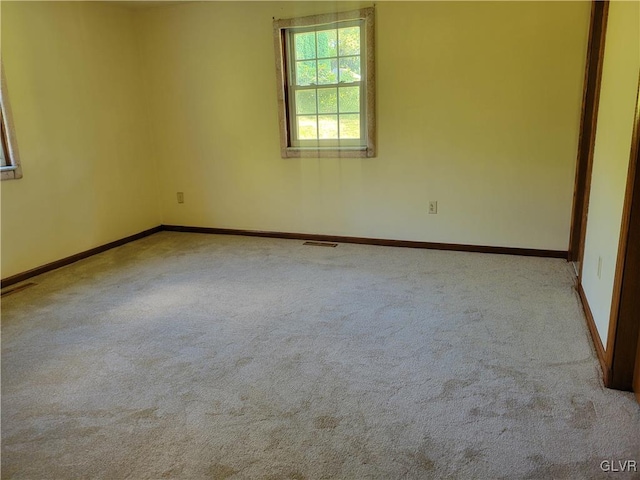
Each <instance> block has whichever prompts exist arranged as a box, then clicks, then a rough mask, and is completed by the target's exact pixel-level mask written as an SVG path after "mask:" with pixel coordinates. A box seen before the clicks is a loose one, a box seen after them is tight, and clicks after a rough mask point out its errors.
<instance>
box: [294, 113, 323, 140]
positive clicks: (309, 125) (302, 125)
mask: <svg viewBox="0 0 640 480" xmlns="http://www.w3.org/2000/svg"><path fill="white" fill-rule="evenodd" d="M297 120H298V138H299V139H300V140H316V139H317V138H318V121H317V118H316V116H315V115H313V116H302V115H301V116H298V117H297Z"/></svg>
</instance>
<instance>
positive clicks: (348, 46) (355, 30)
mask: <svg viewBox="0 0 640 480" xmlns="http://www.w3.org/2000/svg"><path fill="white" fill-rule="evenodd" d="M338 45H339V48H338V50H339V51H340V56H343V55H360V27H349V28H341V29H340V30H338Z"/></svg>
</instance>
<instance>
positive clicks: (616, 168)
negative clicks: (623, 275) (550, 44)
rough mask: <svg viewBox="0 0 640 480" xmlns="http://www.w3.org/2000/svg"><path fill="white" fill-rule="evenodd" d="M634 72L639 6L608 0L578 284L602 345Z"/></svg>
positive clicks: (639, 48) (639, 62) (639, 49)
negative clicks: (587, 206)
mask: <svg viewBox="0 0 640 480" xmlns="http://www.w3.org/2000/svg"><path fill="white" fill-rule="evenodd" d="M639 74H640V3H638V2H618V1H614V2H611V3H610V6H609V19H608V25H607V34H606V39H605V51H604V65H603V70H602V89H601V92H600V106H599V109H598V125H597V131H596V143H595V150H594V158H593V174H592V175H593V177H592V182H591V195H590V198H589V213H588V220H587V236H586V242H585V253H584V262H583V265H582V285H583V288H584V291H585V294H586V296H587V299H588V301H589V305H590V307H591V311H592V312H593V316H594V320H595V323H596V326H597V328H598V332H599V333H600V337H601V339H602V342H603V344H604V345H605V346H606V343H607V333H608V332H607V330H608V328H609V315H610V311H611V296H612V292H613V280H614V275H615V269H616V259H617V253H618V243H619V239H620V225H621V220H622V207H623V202H624V194H625V187H626V181H627V170H628V168H629V157H630V151H631V137H632V130H633V116H634V108H635V105H636V95H637V94H638V75H639ZM599 258H602V269H601V274H600V277H598V275H597V273H598V259H599Z"/></svg>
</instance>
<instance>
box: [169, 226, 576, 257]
mask: <svg viewBox="0 0 640 480" xmlns="http://www.w3.org/2000/svg"><path fill="white" fill-rule="evenodd" d="M162 229H163V230H166V231H170V232H189V233H209V234H217V235H242V236H248V237H267V238H285V239H292V240H314V241H318V242H334V243H358V244H362V245H380V246H385V247H406V248H426V249H431V250H454V251H459V252H478V253H496V254H503V255H523V256H527V257H550V258H564V259H566V258H567V252H566V251H564V250H538V249H533V248H513V247H489V246H484V245H464V244H458V243H434V242H418V241H413V240H390V239H383V238H366V237H345V236H341V235H319V234H315V233H291V232H270V231H259V230H238V229H232V228H215V227H187V226H181V225H162Z"/></svg>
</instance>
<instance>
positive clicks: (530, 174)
mask: <svg viewBox="0 0 640 480" xmlns="http://www.w3.org/2000/svg"><path fill="white" fill-rule="evenodd" d="M363 5H369V4H363ZM353 6H354V4H346V3H340V4H339V5H337V4H336V3H334V2H315V3H298V2H283V3H271V2H257V3H246V2H194V3H189V4H183V5H177V6H168V7H159V8H153V9H149V10H143V11H140V12H139V13H138V26H139V33H140V40H141V47H142V58H143V59H144V61H145V69H146V75H147V79H148V81H147V84H148V85H149V89H148V93H149V102H150V111H151V118H152V130H153V143H154V147H155V150H154V154H155V156H156V157H157V159H158V162H159V176H160V202H161V208H162V212H163V222H164V223H166V224H178V225H195V226H215V227H226V228H240V229H256V230H275V231H285V232H308V233H321V234H338V235H352V236H365V237H378V238H394V239H407V240H421V241H432V242H452V243H465V244H480V245H494V246H509V247H530V248H540V249H557V250H566V249H567V243H568V235H569V222H570V214H571V202H572V194H573V178H574V166H575V159H576V147H577V139H578V128H579V118H580V106H581V98H582V81H583V75H584V61H585V56H586V43H587V33H588V23H589V11H590V5H589V3H587V2H549V3H546V2H530V3H529V2H495V3H493V2H468V3H465V2H406V3H404V2H380V3H377V5H376V16H377V52H376V53H377V62H378V63H377V79H378V92H377V99H378V152H379V155H378V157H377V158H373V159H320V160H317V159H281V158H280V156H279V152H280V150H279V144H278V130H277V128H278V114H277V110H276V85H275V70H274V52H273V45H272V17H276V18H287V17H293V16H298V15H304V14H311V13H320V12H327V11H332V10H334V9H336V8H338V9H340V10H348V9H351V8H352V7H353ZM178 191H183V192H184V194H185V203H184V204H180V205H179V204H178V203H177V202H176V192H178ZM429 200H437V201H438V202H439V203H438V207H439V212H438V214H437V215H428V214H427V205H428V201H429Z"/></svg>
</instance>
